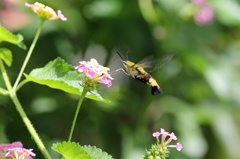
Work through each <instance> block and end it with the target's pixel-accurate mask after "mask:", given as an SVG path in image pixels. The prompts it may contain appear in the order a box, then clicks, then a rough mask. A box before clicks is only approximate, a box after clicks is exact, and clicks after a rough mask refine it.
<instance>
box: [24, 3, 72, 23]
mask: <svg viewBox="0 0 240 159" xmlns="http://www.w3.org/2000/svg"><path fill="white" fill-rule="evenodd" d="M25 6H27V7H30V8H32V10H33V12H35V13H36V14H37V15H38V16H39V17H40V18H41V19H43V20H49V19H50V20H51V19H52V20H56V19H61V20H63V21H66V20H67V18H66V17H65V16H64V15H63V14H62V11H61V10H58V11H57V13H56V12H55V11H54V10H53V9H52V8H50V7H48V6H45V5H44V4H42V3H38V2H36V3H34V4H29V3H25Z"/></svg>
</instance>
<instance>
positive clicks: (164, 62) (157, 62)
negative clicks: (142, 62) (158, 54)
mask: <svg viewBox="0 0 240 159" xmlns="http://www.w3.org/2000/svg"><path fill="white" fill-rule="evenodd" d="M173 57H174V54H169V55H166V56H164V57H163V58H160V59H156V60H154V61H153V62H152V67H151V68H150V69H149V72H153V71H156V70H157V69H160V68H163V67H164V66H166V65H167V64H168V63H169V62H170V61H171V60H172V58H173Z"/></svg>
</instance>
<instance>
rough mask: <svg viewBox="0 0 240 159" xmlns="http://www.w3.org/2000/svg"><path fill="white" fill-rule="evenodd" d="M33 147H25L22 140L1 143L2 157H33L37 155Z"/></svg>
mask: <svg viewBox="0 0 240 159" xmlns="http://www.w3.org/2000/svg"><path fill="white" fill-rule="evenodd" d="M32 150H33V149H25V148H24V147H23V145H22V143H21V142H19V141H18V142H13V143H11V144H0V158H5V157H11V158H12V159H32V157H31V156H36V155H35V153H33V152H32Z"/></svg>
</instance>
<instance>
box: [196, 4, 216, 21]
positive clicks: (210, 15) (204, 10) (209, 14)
mask: <svg viewBox="0 0 240 159" xmlns="http://www.w3.org/2000/svg"><path fill="white" fill-rule="evenodd" d="M192 3H193V4H195V5H196V6H197V8H198V10H197V12H196V14H195V16H194V20H195V22H196V24H198V25H206V24H209V23H211V22H212V21H213V19H214V11H213V8H212V6H211V5H209V3H207V2H206V0H192Z"/></svg>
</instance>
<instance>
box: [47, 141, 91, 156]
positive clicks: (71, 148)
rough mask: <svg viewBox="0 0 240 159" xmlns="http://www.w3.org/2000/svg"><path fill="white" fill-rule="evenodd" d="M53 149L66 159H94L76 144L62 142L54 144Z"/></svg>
mask: <svg viewBox="0 0 240 159" xmlns="http://www.w3.org/2000/svg"><path fill="white" fill-rule="evenodd" d="M52 149H53V150H55V151H57V152H58V153H60V154H61V155H63V156H64V159H93V158H92V157H91V156H90V155H88V154H87V152H86V151H85V150H84V149H83V148H82V147H81V146H80V145H79V144H78V143H75V142H66V141H64V142H62V143H56V144H53V146H52Z"/></svg>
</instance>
